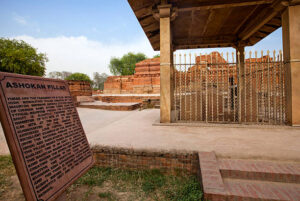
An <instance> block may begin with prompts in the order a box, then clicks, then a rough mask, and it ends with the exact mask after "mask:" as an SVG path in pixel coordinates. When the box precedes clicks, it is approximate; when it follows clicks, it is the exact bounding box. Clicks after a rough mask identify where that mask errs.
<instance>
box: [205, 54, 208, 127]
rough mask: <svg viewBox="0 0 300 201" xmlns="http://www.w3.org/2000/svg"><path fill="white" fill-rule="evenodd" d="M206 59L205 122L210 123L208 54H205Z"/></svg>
mask: <svg viewBox="0 0 300 201" xmlns="http://www.w3.org/2000/svg"><path fill="white" fill-rule="evenodd" d="M205 59H206V61H205V63H206V66H205V72H206V75H205V76H206V79H205V82H206V84H205V98H206V100H205V121H206V123H207V122H208V93H207V89H208V88H207V85H208V80H207V79H208V67H207V63H208V60H207V54H205Z"/></svg>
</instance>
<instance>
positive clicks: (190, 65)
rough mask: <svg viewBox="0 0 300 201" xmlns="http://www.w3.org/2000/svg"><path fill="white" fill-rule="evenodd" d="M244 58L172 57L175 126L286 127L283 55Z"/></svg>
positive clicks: (255, 54) (228, 56)
mask: <svg viewBox="0 0 300 201" xmlns="http://www.w3.org/2000/svg"><path fill="white" fill-rule="evenodd" d="M242 56H243V57H241V55H239V53H238V54H237V56H236V55H235V53H231V54H229V53H226V54H225V55H223V54H220V53H219V52H212V53H210V54H204V55H201V54H200V55H199V56H197V55H195V56H194V58H193V61H192V55H191V54H189V55H186V54H184V55H181V54H179V55H174V101H173V103H174V110H175V114H176V121H177V122H214V123H255V124H284V123H285V119H286V118H285V93H284V68H283V61H282V53H281V52H279V54H276V52H273V55H271V56H270V53H269V52H267V55H265V56H264V55H263V52H261V57H259V58H258V56H257V52H254V55H252V52H249V54H248V55H246V54H245V55H242ZM246 56H248V58H247V59H243V61H241V59H240V58H245V57H246ZM252 56H254V57H252Z"/></svg>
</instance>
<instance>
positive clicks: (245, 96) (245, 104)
mask: <svg viewBox="0 0 300 201" xmlns="http://www.w3.org/2000/svg"><path fill="white" fill-rule="evenodd" d="M244 58H245V61H246V52H244ZM246 75H247V63H246V62H244V111H245V114H244V115H245V122H247V85H246V79H247V76H246Z"/></svg>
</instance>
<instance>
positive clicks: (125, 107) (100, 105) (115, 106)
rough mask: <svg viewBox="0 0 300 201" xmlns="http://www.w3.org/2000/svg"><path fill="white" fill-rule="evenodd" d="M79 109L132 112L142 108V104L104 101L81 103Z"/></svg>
mask: <svg viewBox="0 0 300 201" xmlns="http://www.w3.org/2000/svg"><path fill="white" fill-rule="evenodd" d="M78 107H81V108H90V109H101V110H114V111H131V110H136V109H138V108H140V107H141V103H106V102H102V101H94V102H83V103H80V105H79V106H78Z"/></svg>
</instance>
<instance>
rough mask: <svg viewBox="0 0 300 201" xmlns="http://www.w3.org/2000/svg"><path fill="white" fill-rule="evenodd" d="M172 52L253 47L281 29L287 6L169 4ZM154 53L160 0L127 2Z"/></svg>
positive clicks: (180, 0) (240, 1)
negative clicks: (171, 14) (242, 46)
mask: <svg viewBox="0 0 300 201" xmlns="http://www.w3.org/2000/svg"><path fill="white" fill-rule="evenodd" d="M167 3H168V4H170V5H172V12H173V16H172V17H173V18H174V20H173V21H172V43H173V47H174V49H176V50H177V49H190V48H208V47H235V46H237V45H238V44H241V45H244V46H249V45H254V44H256V43H257V42H259V41H260V40H262V39H263V38H264V37H266V36H268V35H269V34H270V33H272V32H273V31H275V30H276V29H278V28H279V27H281V11H282V10H283V9H284V8H285V5H286V2H283V1H278V0H277V1H276V0H213V1H211V0H169V1H168V2H167ZM129 4H130V5H131V8H132V10H133V11H134V13H135V15H136V17H137V19H138V20H139V23H140V25H141V27H142V28H143V30H144V32H145V34H146V35H147V37H148V39H149V41H150V43H151V45H152V47H153V49H154V50H160V35H159V34H160V27H159V16H158V13H159V8H158V7H159V5H161V2H160V0H129Z"/></svg>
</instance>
